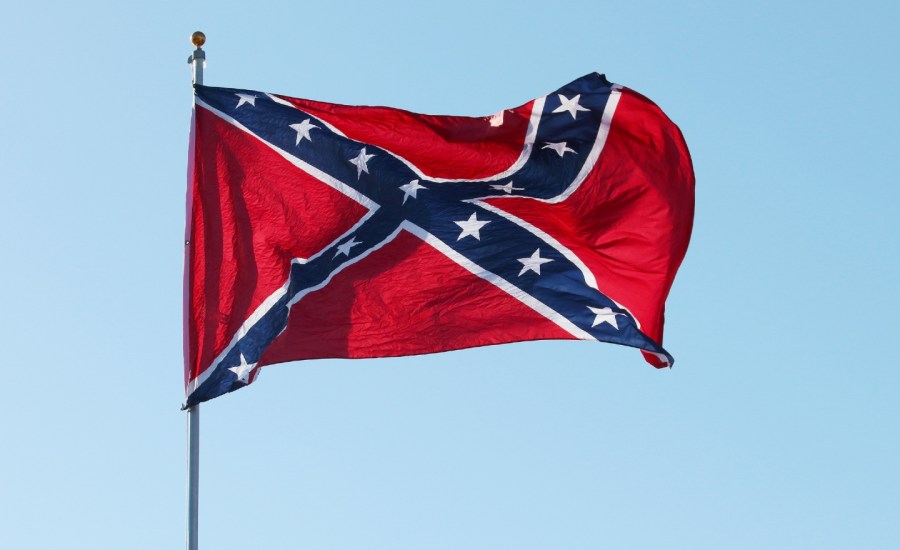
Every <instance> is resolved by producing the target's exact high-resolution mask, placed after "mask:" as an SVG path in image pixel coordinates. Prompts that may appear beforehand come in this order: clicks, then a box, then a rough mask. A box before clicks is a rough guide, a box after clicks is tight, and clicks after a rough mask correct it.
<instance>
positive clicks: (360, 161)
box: [348, 147, 375, 179]
mask: <svg viewBox="0 0 900 550" xmlns="http://www.w3.org/2000/svg"><path fill="white" fill-rule="evenodd" d="M374 156H375V155H367V154H366V148H365V147H363V148H362V150H361V151H360V152H359V155H357V156H356V157H354V158H352V159H350V160H349V161H348V162H349V163H350V164H355V165H356V178H357V179H359V177H360V176H362V173H363V172H365V173H366V174H368V173H369V165H368V164H366V163H367V162H369V159H370V158H372V157H374Z"/></svg>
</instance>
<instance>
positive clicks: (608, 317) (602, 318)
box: [588, 306, 623, 330]
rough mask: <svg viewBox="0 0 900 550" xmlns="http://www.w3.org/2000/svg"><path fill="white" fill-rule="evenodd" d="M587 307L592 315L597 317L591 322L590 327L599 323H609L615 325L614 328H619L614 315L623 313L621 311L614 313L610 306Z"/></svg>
mask: <svg viewBox="0 0 900 550" xmlns="http://www.w3.org/2000/svg"><path fill="white" fill-rule="evenodd" d="M588 309H589V310H591V311H592V312H593V313H594V315H596V316H597V317H596V318H595V319H594V322H593V323H591V326H592V327H596V326H597V325H599V324H601V323H609V324H611V325H612V326H614V327H616V330H618V329H619V323H618V322H617V321H616V315H623V314H622V313H616V312H615V311H613V310H612V309H611V308H608V307H591V306H588Z"/></svg>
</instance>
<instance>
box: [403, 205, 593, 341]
mask: <svg viewBox="0 0 900 550" xmlns="http://www.w3.org/2000/svg"><path fill="white" fill-rule="evenodd" d="M403 228H404V229H406V230H407V231H409V232H410V233H412V234H413V235H415V236H417V237H419V238H420V239H422V240H423V241H425V242H426V243H428V244H430V245H431V246H433V247H434V248H436V249H437V250H438V252H440V253H441V254H444V255H445V256H447V257H448V258H450V259H451V260H453V261H454V262H456V263H457V264H459V265H460V266H462V267H464V268H465V269H466V270H467V271H469V272H470V273H472V274H473V275H476V276H478V277H480V278H482V279H484V280H485V281H487V282H489V283H491V284H492V285H494V286H496V287H497V288H499V289H500V290H502V291H504V292H506V293H507V294H509V295H510V296H512V297H513V298H515V299H517V300H519V301H520V302H522V303H523V304H525V305H526V306H528V307H530V308H531V309H533V310H534V311H536V312H538V313H540V314H541V315H543V316H544V317H546V318H547V319H549V320H550V321H552V322H553V323H554V324H556V325H557V326H559V327H560V328H561V329H563V330H565V331H566V332H568V333H569V334H571V335H572V336H574V337H576V338H578V339H579V340H596V338H594V337H593V336H591V334H590V333H588V332H585V331H584V330H582V329H580V328H578V326H577V325H575V324H574V323H573V322H572V321H569V320H568V319H566V318H565V317H564V316H562V315H560V314H559V313H557V312H556V311H555V310H553V309H552V308H550V307H549V306H547V305H545V304H544V303H543V302H541V301H539V300H536V299H535V298H533V297H532V296H531V295H530V294H528V293H527V292H525V291H524V290H522V289H520V288H519V287H517V286H515V285H514V284H512V283H510V282H509V281H507V280H506V279H504V278H503V277H501V276H499V275H497V274H496V273H493V272H490V271H488V270H486V269H484V268H482V267H481V266H479V265H478V264H476V263H475V262H473V261H471V260H469V259H468V258H466V257H465V256H463V255H462V254H460V253H459V252H457V251H456V250H453V249H452V248H450V247H449V246H448V245H447V244H445V243H444V241H442V240H440V239H438V238H437V237H435V236H434V235H432V234H431V233H428V232H427V231H425V230H424V229H422V228H421V227H419V226H417V225H413V224H411V223H408V222H404V224H403Z"/></svg>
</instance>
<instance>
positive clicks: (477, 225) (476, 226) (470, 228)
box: [453, 212, 491, 241]
mask: <svg viewBox="0 0 900 550" xmlns="http://www.w3.org/2000/svg"><path fill="white" fill-rule="evenodd" d="M453 223H455V224H456V225H458V226H460V227H461V228H462V233H460V234H459V237H457V238H456V240H457V241H458V240H461V239H462V238H463V237H466V236H471V237H475V239H476V240H479V241H480V240H481V234H479V233H478V232H479V231H480V230H481V228H482V227H484V226H485V225H487V224H489V223H491V222H490V221H486V222H483V221H480V220H479V219H478V218H476V217H475V212H472V215H471V216H469V219H468V220H466V221H461V222H453Z"/></svg>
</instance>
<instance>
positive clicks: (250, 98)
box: [234, 94, 256, 109]
mask: <svg viewBox="0 0 900 550" xmlns="http://www.w3.org/2000/svg"><path fill="white" fill-rule="evenodd" d="M234 95H236V96H238V97H239V98H240V99H238V104H237V107H235V109H237V108H238V107H240V106H241V105H243V104H244V103H249V104H250V105H251V106H252V107H256V96H255V95H250V94H234Z"/></svg>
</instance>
